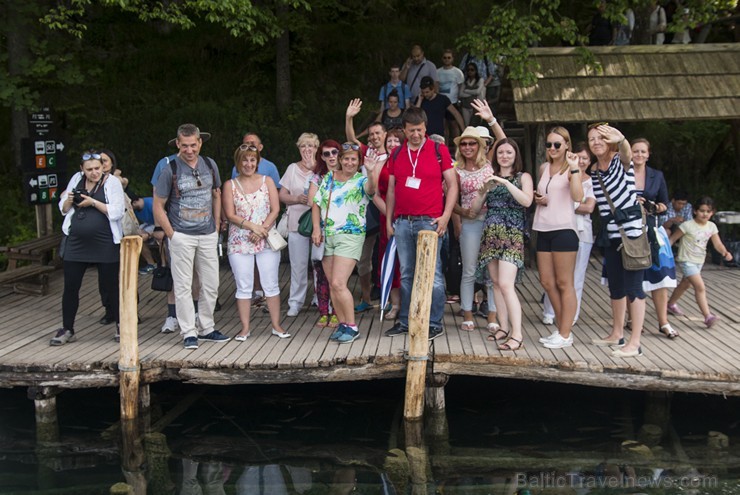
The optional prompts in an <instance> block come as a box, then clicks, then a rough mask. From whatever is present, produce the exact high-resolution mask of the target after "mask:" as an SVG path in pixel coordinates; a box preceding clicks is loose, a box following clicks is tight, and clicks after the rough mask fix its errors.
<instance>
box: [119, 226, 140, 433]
mask: <svg viewBox="0 0 740 495" xmlns="http://www.w3.org/2000/svg"><path fill="white" fill-rule="evenodd" d="M139 253H141V237H139V236H126V237H124V238H123V240H122V241H121V271H120V298H121V304H120V308H121V313H120V317H121V318H120V320H121V323H120V332H121V354H120V357H119V358H118V372H119V391H120V396H121V421H124V420H127V419H134V418H136V416H137V412H138V400H139V338H138V329H137V326H138V317H137V313H138V309H137V302H136V294H137V286H138V280H139Z"/></svg>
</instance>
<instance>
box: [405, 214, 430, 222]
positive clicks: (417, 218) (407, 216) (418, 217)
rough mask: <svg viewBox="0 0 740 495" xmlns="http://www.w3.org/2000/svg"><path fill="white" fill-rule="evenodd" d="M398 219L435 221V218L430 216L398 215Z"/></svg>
mask: <svg viewBox="0 0 740 495" xmlns="http://www.w3.org/2000/svg"><path fill="white" fill-rule="evenodd" d="M396 219H400V220H410V221H412V222H413V221H414V220H416V221H420V220H421V221H425V222H427V221H432V220H434V217H430V216H429V215H398V216H397V217H396Z"/></svg>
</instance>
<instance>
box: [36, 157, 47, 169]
mask: <svg viewBox="0 0 740 495" xmlns="http://www.w3.org/2000/svg"><path fill="white" fill-rule="evenodd" d="M36 168H46V156H45V155H36Z"/></svg>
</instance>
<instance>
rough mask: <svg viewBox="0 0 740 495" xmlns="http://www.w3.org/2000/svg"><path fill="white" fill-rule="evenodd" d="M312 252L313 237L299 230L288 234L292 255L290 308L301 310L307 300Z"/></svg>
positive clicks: (290, 253)
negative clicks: (306, 235)
mask: <svg viewBox="0 0 740 495" xmlns="http://www.w3.org/2000/svg"><path fill="white" fill-rule="evenodd" d="M310 253H311V239H310V238H309V237H303V236H302V235H301V234H299V233H298V232H290V233H289V234H288V254H289V256H290V296H289V297H288V308H289V309H292V310H294V311H300V309H301V308H302V307H303V303H304V302H306V291H307V290H308V258H309V255H310Z"/></svg>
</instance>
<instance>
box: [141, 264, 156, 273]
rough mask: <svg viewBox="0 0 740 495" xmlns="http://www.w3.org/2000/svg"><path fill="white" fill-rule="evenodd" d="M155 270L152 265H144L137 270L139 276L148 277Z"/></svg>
mask: <svg viewBox="0 0 740 495" xmlns="http://www.w3.org/2000/svg"><path fill="white" fill-rule="evenodd" d="M155 268H157V267H156V266H154V265H146V266H144V267H142V268H141V269H140V270H139V275H149V274H150V273H152V272H153V271H154V269H155Z"/></svg>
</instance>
